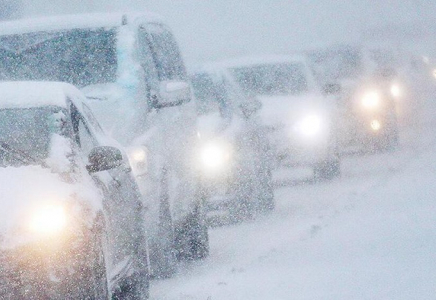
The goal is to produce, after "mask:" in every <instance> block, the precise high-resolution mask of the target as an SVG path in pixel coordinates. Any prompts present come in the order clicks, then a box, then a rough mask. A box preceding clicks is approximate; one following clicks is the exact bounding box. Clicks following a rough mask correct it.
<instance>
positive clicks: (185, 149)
mask: <svg viewBox="0 0 436 300" xmlns="http://www.w3.org/2000/svg"><path fill="white" fill-rule="evenodd" d="M0 57H1V59H2V61H3V63H2V64H1V66H0V79H3V80H26V79H32V80H33V79H34V80H57V81H64V82H68V83H71V84H74V85H76V86H77V87H79V88H80V90H81V91H82V92H84V93H85V94H86V96H87V99H88V100H87V103H88V105H89V106H90V107H91V109H92V110H93V112H94V113H95V115H96V117H97V119H98V120H99V122H100V123H101V124H102V126H103V128H105V130H106V132H107V133H108V134H109V135H110V136H111V137H113V138H114V139H116V140H117V141H118V142H120V144H122V145H123V146H124V147H126V148H128V153H129V157H130V159H131V162H132V164H133V166H132V167H133V170H134V172H135V175H136V176H137V182H138V184H139V187H140V189H141V191H142V193H143V195H144V199H146V203H145V206H146V207H147V218H146V221H147V223H146V225H145V228H146V231H147V238H148V244H149V248H150V251H149V253H148V258H149V259H150V264H151V265H150V268H151V276H153V277H156V278H159V277H169V276H171V275H172V274H174V272H175V271H176V268H177V259H201V258H204V257H206V256H207V255H208V253H209V240H208V231H207V226H206V225H205V223H204V209H203V198H204V197H203V193H202V189H201V187H200V184H199V176H198V173H197V170H196V167H195V151H196V149H197V147H198V138H197V129H196V112H195V103H193V101H191V98H192V94H191V90H190V86H189V83H188V78H187V74H186V71H185V65H184V62H183V60H182V58H181V54H180V51H179V48H178V46H177V42H176V41H175V38H174V36H173V34H172V32H171V29H170V28H169V27H168V26H167V25H166V23H165V22H164V21H162V18H161V17H160V16H158V15H155V14H153V13H142V12H141V13H126V14H124V13H109V14H106V13H102V14H99V13H97V14H83V15H66V16H64V15H63V16H53V17H48V18H38V19H36V20H35V19H34V20H18V21H10V22H4V23H2V24H1V26H0ZM144 160H145V161H144Z"/></svg>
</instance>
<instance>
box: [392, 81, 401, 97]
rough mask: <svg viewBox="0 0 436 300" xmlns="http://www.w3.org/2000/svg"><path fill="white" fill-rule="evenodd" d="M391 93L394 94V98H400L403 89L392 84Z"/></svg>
mask: <svg viewBox="0 0 436 300" xmlns="http://www.w3.org/2000/svg"><path fill="white" fill-rule="evenodd" d="M391 95H392V96H394V98H398V97H400V96H401V89H400V86H399V85H397V84H393V85H391Z"/></svg>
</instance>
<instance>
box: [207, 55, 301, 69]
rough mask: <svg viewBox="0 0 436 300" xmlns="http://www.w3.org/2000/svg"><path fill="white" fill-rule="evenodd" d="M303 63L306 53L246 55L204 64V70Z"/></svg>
mask: <svg viewBox="0 0 436 300" xmlns="http://www.w3.org/2000/svg"><path fill="white" fill-rule="evenodd" d="M292 62H294V63H303V64H306V58H305V56H304V55H264V56H245V57H241V58H233V59H228V60H223V61H220V62H215V63H209V64H206V65H204V66H203V70H211V69H214V68H215V69H216V68H226V69H228V68H238V67H249V66H255V65H266V64H276V63H292Z"/></svg>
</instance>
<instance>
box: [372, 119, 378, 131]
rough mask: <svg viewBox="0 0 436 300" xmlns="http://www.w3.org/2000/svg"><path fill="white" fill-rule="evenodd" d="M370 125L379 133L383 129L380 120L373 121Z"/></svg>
mask: <svg viewBox="0 0 436 300" xmlns="http://www.w3.org/2000/svg"><path fill="white" fill-rule="evenodd" d="M370 125H371V128H372V130H374V131H379V130H380V128H381V123H380V121H379V120H372V121H371V124H370Z"/></svg>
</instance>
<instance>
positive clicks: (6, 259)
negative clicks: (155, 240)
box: [0, 82, 149, 299]
mask: <svg viewBox="0 0 436 300" xmlns="http://www.w3.org/2000/svg"><path fill="white" fill-rule="evenodd" d="M84 100H85V96H84V95H83V94H82V93H81V92H80V91H79V90H77V89H76V88H75V87H73V86H71V85H69V84H64V83H56V82H3V83H0V166H1V169H0V181H1V182H2V189H0V199H1V200H0V201H1V217H0V220H1V221H0V298H1V299H109V297H110V296H111V295H112V297H114V299H145V298H147V297H148V280H149V279H148V274H147V266H146V260H144V259H143V256H144V255H145V252H146V241H145V236H144V230H143V218H144V211H143V205H142V202H141V194H140V192H139V188H138V186H137V184H136V181H135V179H134V176H133V175H132V173H131V171H130V166H129V161H128V160H127V158H126V157H125V156H123V153H122V152H121V150H120V148H118V146H117V145H118V144H117V143H116V142H115V141H114V140H111V139H109V138H107V137H106V136H105V135H104V134H103V131H102V130H101V128H100V127H99V125H98V123H97V122H96V121H95V119H94V117H93V116H92V114H91V112H90V110H89V108H88V107H87V106H86V105H85V104H84Z"/></svg>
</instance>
